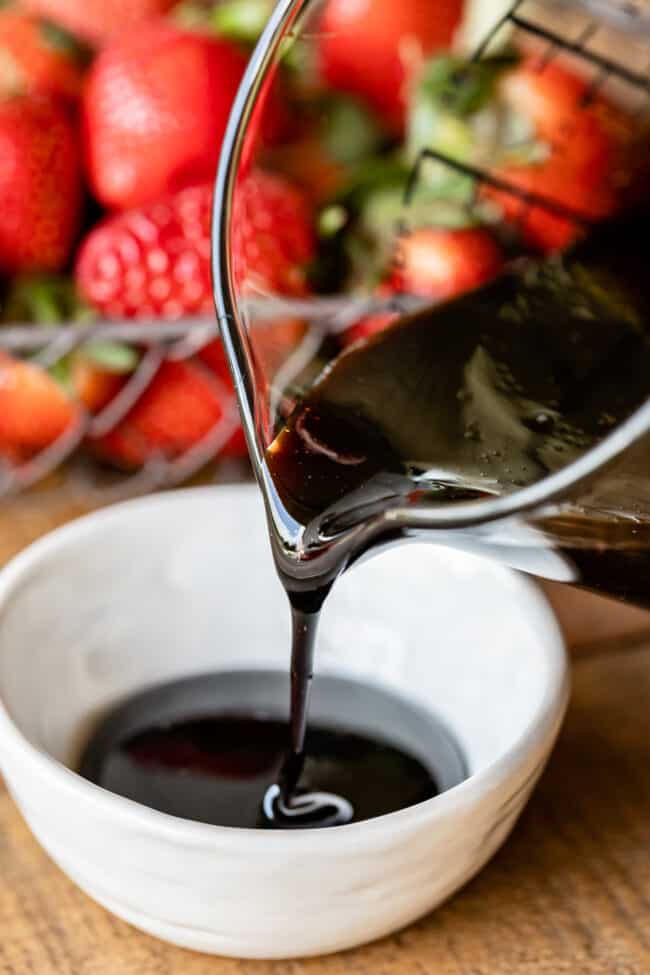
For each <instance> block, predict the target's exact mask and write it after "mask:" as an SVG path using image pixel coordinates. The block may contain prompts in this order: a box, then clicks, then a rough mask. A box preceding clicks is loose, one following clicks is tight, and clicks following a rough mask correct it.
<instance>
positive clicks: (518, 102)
mask: <svg viewBox="0 0 650 975" xmlns="http://www.w3.org/2000/svg"><path fill="white" fill-rule="evenodd" d="M501 95H502V97H503V98H504V99H505V100H506V102H508V103H509V104H510V105H511V107H512V108H513V110H514V111H516V112H517V113H518V114H519V115H521V116H523V117H525V118H527V119H528V121H529V122H530V123H531V124H532V126H533V127H534V131H535V136H536V138H537V139H538V140H539V141H541V142H542V143H543V144H544V145H545V147H546V155H545V156H544V158H541V159H538V160H536V161H533V162H531V163H530V164H528V165H521V164H517V163H514V164H508V163H507V162H506V163H504V164H503V165H501V166H500V167H498V168H497V170H496V171H495V172H494V175H496V176H497V177H498V178H499V179H500V180H502V181H504V182H506V183H508V185H509V186H512V187H513V188H514V189H515V191H516V190H520V191H523V192H524V193H526V192H527V193H533V194H536V195H538V196H540V197H542V198H545V199H549V200H551V201H553V203H556V204H559V205H560V207H562V206H564V207H566V208H568V209H570V210H572V211H574V212H577V213H578V214H579V215H582V216H583V217H584V218H586V219H587V220H597V219H600V218H602V217H605V216H608V215H610V214H611V213H613V212H614V211H615V210H616V207H617V204H618V200H619V197H620V195H621V193H622V192H623V190H624V187H625V185H626V182H627V180H628V176H627V163H628V160H627V158H626V157H627V156H628V154H629V149H628V147H629V144H630V142H631V136H632V130H631V124H630V120H629V119H628V117H627V116H626V114H625V113H624V112H623V111H622V110H620V109H619V108H617V107H616V106H614V105H613V104H612V103H611V102H609V101H608V100H607V99H606V98H605V97H604V96H603V95H596V96H594V97H593V98H591V97H590V96H589V87H588V82H587V81H586V80H585V79H583V78H582V77H580V76H579V75H577V74H576V73H574V72H572V71H570V70H568V69H567V68H566V67H564V66H563V65H561V64H559V63H558V62H556V61H551V62H550V63H547V64H545V63H544V62H540V61H539V60H538V59H536V58H535V57H529V58H527V59H526V60H525V61H523V62H522V64H521V65H520V66H519V67H517V68H516V69H515V70H514V71H511V72H509V73H507V74H506V75H505V76H504V78H503V80H502V82H501ZM483 193H484V196H485V197H486V198H488V199H490V200H492V201H493V202H496V203H497V204H498V205H499V207H500V209H501V213H502V215H503V217H504V219H505V220H506V221H508V222H513V223H515V224H517V225H518V226H519V227H520V228H521V231H522V233H523V238H524V240H525V242H526V243H527V244H528V245H529V246H531V247H534V248H536V249H538V250H541V251H542V252H544V253H547V252H552V251H555V250H559V249H562V248H564V247H566V246H568V245H569V244H570V243H571V242H572V241H573V240H574V239H575V237H576V236H577V235H578V233H579V230H580V224H579V223H577V222H576V221H575V220H572V219H571V218H564V217H563V216H561V215H560V214H558V213H556V212H553V210H552V209H549V208H546V207H544V206H543V204H540V205H532V206H526V204H525V202H522V199H521V196H520V195H519V194H517V192H514V193H510V192H508V191H504V190H500V189H498V188H494V187H490V186H486V187H485V188H484V191H483Z"/></svg>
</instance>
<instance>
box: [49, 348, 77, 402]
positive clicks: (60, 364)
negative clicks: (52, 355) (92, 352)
mask: <svg viewBox="0 0 650 975" xmlns="http://www.w3.org/2000/svg"><path fill="white" fill-rule="evenodd" d="M47 372H48V375H50V376H51V377H52V379H53V380H54V381H55V382H56V383H58V385H59V386H60V387H61V388H62V389H63V390H64V392H66V393H67V394H68V396H72V395H73V394H74V384H73V382H72V369H71V363H70V358H69V356H65V357H64V358H63V359H58V360H57V361H56V362H55V363H53V365H51V366H50V367H49V368H48V370H47Z"/></svg>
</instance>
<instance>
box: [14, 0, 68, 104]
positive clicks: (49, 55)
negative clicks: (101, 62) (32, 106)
mask: <svg viewBox="0 0 650 975" xmlns="http://www.w3.org/2000/svg"><path fill="white" fill-rule="evenodd" d="M83 68H84V65H83V51H82V49H81V48H80V46H79V44H78V43H77V42H76V41H75V40H74V38H72V37H71V36H70V35H69V34H66V32H65V31H63V30H61V29H60V28H59V27H57V26H55V25H54V24H52V23H50V22H49V21H47V20H41V19H40V18H39V17H35V16H33V15H32V14H27V13H23V12H22V11H20V10H16V9H15V8H13V7H5V8H2V9H0V95H4V96H5V97H6V96H7V95H15V94H33V93H34V92H36V93H38V94H46V95H61V96H63V97H67V98H76V97H77V96H78V95H79V94H80V92H81V84H82V80H83V74H84V71H83Z"/></svg>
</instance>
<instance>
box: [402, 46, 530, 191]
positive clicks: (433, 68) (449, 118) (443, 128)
mask: <svg viewBox="0 0 650 975" xmlns="http://www.w3.org/2000/svg"><path fill="white" fill-rule="evenodd" d="M516 63H517V56H516V55H515V54H512V53H511V52H508V51H506V52H504V53H502V54H499V55H495V56H493V57H487V58H483V59H481V60H479V61H469V60H463V59H461V58H457V57H451V56H447V55H445V56H443V57H436V58H433V59H432V60H431V61H429V62H428V64H427V65H426V67H425V69H424V71H423V73H422V75H421V77H420V80H419V83H418V85H417V86H416V88H415V91H414V95H413V98H412V101H411V104H410V108H409V115H408V123H407V138H406V156H407V158H408V159H409V161H410V162H411V163H413V164H414V163H415V161H416V160H417V159H418V158H419V157H420V155H421V153H422V152H423V150H427V149H434V150H436V151H437V152H439V153H441V154H443V155H444V156H446V157H447V158H448V159H449V160H451V161H452V163H453V161H457V162H473V163H475V164H476V163H481V162H487V164H489V165H492V164H494V162H495V159H496V158H497V157H498V155H499V153H500V151H501V147H502V144H503V142H504V140H505V141H508V140H510V139H511V138H512V135H511V133H510V129H512V127H513V124H514V123H513V121H512V120H511V119H510V113H509V112H508V111H506V110H505V109H504V106H503V105H502V104H501V101H500V99H499V98H498V84H499V82H500V80H501V78H502V76H503V74H504V72H506V71H508V70H511V69H512V68H513V67H514V66H515V65H516ZM518 137H519V136H518ZM485 157H487V159H486V158H485ZM421 175H422V174H421ZM427 182H428V185H429V188H430V189H432V190H435V192H436V193H437V194H438V195H444V196H449V197H453V198H456V199H457V198H461V197H465V196H466V195H467V193H468V192H469V191H471V181H470V184H468V179H467V177H466V176H463V175H462V174H459V173H458V171H457V170H456V169H455V168H454V166H453V164H452V165H450V164H444V163H440V162H438V163H436V164H434V165H429V166H428V167H427Z"/></svg>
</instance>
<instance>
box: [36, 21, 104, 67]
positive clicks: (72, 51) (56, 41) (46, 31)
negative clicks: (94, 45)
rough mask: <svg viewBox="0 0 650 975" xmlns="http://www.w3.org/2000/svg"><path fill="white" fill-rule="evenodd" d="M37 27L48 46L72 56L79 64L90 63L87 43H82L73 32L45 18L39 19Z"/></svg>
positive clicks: (90, 52)
mask: <svg viewBox="0 0 650 975" xmlns="http://www.w3.org/2000/svg"><path fill="white" fill-rule="evenodd" d="M39 29H40V32H41V35H42V37H43V40H44V41H45V43H46V44H47V45H48V47H52V48H54V49H55V50H56V51H59V52H60V53H61V54H65V55H67V57H70V58H73V59H74V60H75V61H77V62H78V63H79V64H82V65H86V64H90V62H91V60H92V57H93V53H92V51H91V49H90V47H88V45H87V44H83V43H82V41H80V40H79V38H78V37H75V36H74V34H70V33H69V32H68V31H67V30H65V29H64V28H63V27H60V26H59V24H55V23H54V22H53V21H51V20H47V19H45V18H41V19H40V20H39Z"/></svg>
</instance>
